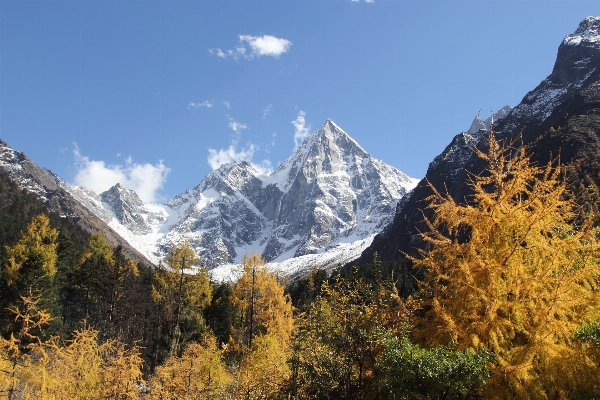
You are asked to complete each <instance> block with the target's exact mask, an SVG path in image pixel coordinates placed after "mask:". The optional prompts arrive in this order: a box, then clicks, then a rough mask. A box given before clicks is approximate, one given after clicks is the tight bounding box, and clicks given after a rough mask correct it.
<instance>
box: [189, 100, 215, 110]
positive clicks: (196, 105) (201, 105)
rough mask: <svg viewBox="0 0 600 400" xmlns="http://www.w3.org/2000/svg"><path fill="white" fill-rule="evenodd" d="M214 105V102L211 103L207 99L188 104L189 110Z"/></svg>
mask: <svg viewBox="0 0 600 400" xmlns="http://www.w3.org/2000/svg"><path fill="white" fill-rule="evenodd" d="M212 106H213V103H211V102H210V101H208V100H205V101H203V102H201V103H194V102H191V103H189V104H188V106H187V109H188V110H192V109H196V110H197V109H198V108H212Z"/></svg>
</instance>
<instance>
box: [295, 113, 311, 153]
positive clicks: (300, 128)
mask: <svg viewBox="0 0 600 400" xmlns="http://www.w3.org/2000/svg"><path fill="white" fill-rule="evenodd" d="M305 115H306V113H305V112H304V111H302V110H300V112H299V113H298V117H296V119H295V120H293V121H292V122H291V123H292V124H293V125H294V128H295V132H294V150H296V149H297V148H298V147H300V144H302V141H303V140H304V139H305V138H306V137H307V136H308V135H310V125H307V124H306V119H305V118H304V116H305Z"/></svg>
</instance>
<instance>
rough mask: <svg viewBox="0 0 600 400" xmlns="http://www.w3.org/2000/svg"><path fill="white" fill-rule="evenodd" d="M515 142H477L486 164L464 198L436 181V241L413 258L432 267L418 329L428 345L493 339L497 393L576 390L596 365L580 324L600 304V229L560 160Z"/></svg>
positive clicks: (431, 233)
mask: <svg viewBox="0 0 600 400" xmlns="http://www.w3.org/2000/svg"><path fill="white" fill-rule="evenodd" d="M515 143H517V142H513V143H511V144H509V145H507V144H503V143H499V142H498V141H497V140H496V139H495V137H494V135H493V133H492V134H490V136H489V142H488V145H489V151H487V152H483V151H479V150H477V152H478V155H479V156H480V157H481V158H483V159H484V160H485V161H486V162H487V163H488V168H487V170H486V171H484V172H483V173H482V174H480V175H476V176H475V175H473V176H471V181H470V186H471V188H472V191H473V195H472V197H471V198H470V199H468V201H465V203H458V202H456V201H455V200H453V199H452V198H451V197H450V196H449V195H447V194H444V193H440V192H439V191H437V190H436V188H434V187H433V186H431V185H430V186H431V189H432V191H433V194H432V195H431V196H430V197H429V198H428V199H427V201H428V203H429V209H430V210H431V211H433V216H432V217H427V216H426V217H425V223H426V224H427V226H428V228H429V230H428V231H427V232H425V233H423V234H421V237H422V238H423V239H424V241H425V242H426V244H427V245H428V248H427V249H426V250H423V251H421V257H418V258H413V261H414V262H415V265H416V266H417V267H421V268H424V269H425V271H426V278H425V279H424V280H423V281H422V282H420V286H421V300H422V302H423V314H422V316H421V318H420V319H419V320H418V321H417V327H416V329H415V332H416V333H417V337H418V338H419V339H420V341H421V342H422V343H425V344H427V345H430V346H435V345H438V344H448V343H450V342H452V341H455V342H457V343H458V346H459V348H462V349H464V348H481V347H487V348H489V349H491V350H492V351H493V352H494V353H495V354H496V355H497V357H498V358H497V359H498V365H497V366H496V368H495V374H494V375H493V377H492V380H491V382H490V383H489V384H488V390H489V393H490V395H492V394H494V395H496V396H499V397H505V396H517V397H523V398H527V397H532V398H545V397H553V396H558V397H561V396H567V397H569V396H573V394H574V393H577V391H578V390H583V389H582V387H583V386H585V385H587V384H588V383H590V380H589V379H587V378H586V376H589V374H590V373H593V371H597V367H596V366H595V364H594V363H593V362H592V360H590V359H588V358H586V357H585V356H584V354H583V353H582V352H581V351H579V350H578V348H577V346H576V345H575V344H574V338H573V332H574V331H575V330H576V328H577V327H578V326H579V325H580V324H582V323H584V322H586V321H591V320H593V319H595V318H596V317H597V316H598V314H599V311H600V310H599V308H598V301H599V297H598V294H599V293H600V292H599V291H598V289H599V285H598V281H597V277H598V275H599V274H600V268H599V266H598V255H599V253H598V250H599V249H600V243H599V242H598V230H597V229H594V228H593V227H592V224H591V219H589V218H588V219H586V218H585V217H582V216H581V215H580V213H579V209H578V208H577V206H576V203H575V202H574V200H573V199H572V197H571V196H570V194H569V193H567V192H566V183H565V182H564V181H563V180H562V173H561V167H560V166H559V165H556V164H552V163H549V164H548V165H547V166H545V167H539V166H536V165H533V164H532V163H531V162H530V157H529V156H528V153H527V151H528V149H527V148H526V147H525V146H523V145H521V146H519V147H518V148H516V146H515ZM424 214H425V215H428V214H427V213H424ZM590 368H591V369H590ZM586 381H588V382H586ZM594 381H595V379H593V380H591V382H594Z"/></svg>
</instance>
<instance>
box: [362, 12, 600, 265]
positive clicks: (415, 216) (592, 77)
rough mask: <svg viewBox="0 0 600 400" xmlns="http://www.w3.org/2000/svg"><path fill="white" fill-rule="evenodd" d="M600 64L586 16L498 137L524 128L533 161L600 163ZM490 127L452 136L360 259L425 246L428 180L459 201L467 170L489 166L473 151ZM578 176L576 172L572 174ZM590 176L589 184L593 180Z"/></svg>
mask: <svg viewBox="0 0 600 400" xmlns="http://www.w3.org/2000/svg"><path fill="white" fill-rule="evenodd" d="M599 67H600V17H588V18H586V19H585V20H583V21H582V22H581V23H580V25H579V27H578V28H577V30H576V31H575V33H574V34H572V35H567V36H566V37H565V39H564V40H563V42H562V43H561V44H560V46H559V48H558V54H557V58H556V62H555V65H554V68H553V70H552V73H551V74H550V75H549V76H548V77H547V78H546V79H544V80H543V81H542V82H541V83H540V84H539V85H538V86H537V87H536V88H535V89H534V90H532V91H531V92H529V93H527V95H525V97H524V98H523V100H522V101H521V103H520V104H519V105H517V106H516V107H515V108H514V109H512V110H511V111H510V112H509V113H508V114H507V115H506V116H505V117H504V118H502V119H500V120H499V121H497V123H496V124H495V125H494V131H495V132H496V135H497V136H498V137H499V138H500V139H503V138H504V139H507V138H514V137H516V135H518V134H519V133H520V132H522V135H523V140H524V142H525V143H526V144H532V145H533V146H534V147H533V151H534V154H533V159H534V160H535V161H537V162H541V163H544V162H547V160H548V159H549V157H550V154H551V153H552V154H554V155H557V154H559V153H560V154H561V162H563V163H565V164H567V165H571V164H573V163H577V165H578V167H574V168H576V169H577V170H578V171H580V170H581V169H580V168H581V165H586V164H588V165H591V164H594V163H595V164H597V161H594V157H591V156H590V155H589V154H600V151H599V152H596V151H595V150H593V149H595V148H596V146H598V136H597V133H598V125H597V124H596V123H595V122H594V121H595V119H594V118H595V117H594V116H595V115H596V114H595V113H596V111H595V110H597V108H596V106H595V105H597V101H598V98H597V97H595V96H596V95H597V94H598V90H597V87H598V83H597V82H598V81H599V80H600V70H599ZM595 88H596V89H595ZM583 99H585V100H583ZM582 121H587V122H585V123H584V122H582ZM569 124H571V125H569ZM569 126H571V128H569ZM584 127H585V128H584ZM551 128H552V129H551ZM475 129H477V132H475ZM487 129H489V127H487V126H485V124H480V123H479V121H477V118H476V121H474V123H473V125H472V129H470V130H469V131H468V132H463V133H460V134H459V135H457V136H455V137H454V138H453V140H452V142H451V143H450V145H448V147H446V149H445V150H444V151H443V152H442V154H440V155H439V156H437V157H436V158H435V159H434V161H433V162H432V163H431V164H430V165H429V169H428V170H427V174H426V178H427V179H424V180H423V181H421V183H419V185H418V186H417V187H416V188H415V189H414V191H413V192H412V193H411V194H410V196H407V197H406V198H405V199H403V201H402V202H401V204H400V205H399V207H398V209H397V210H396V214H395V216H394V220H393V221H392V223H391V224H390V225H388V226H387V227H386V228H385V229H384V231H383V232H382V233H380V234H379V235H377V236H376V237H375V238H374V240H373V243H372V244H371V246H370V247H369V248H367V249H366V250H365V251H364V252H363V254H362V255H361V257H360V258H359V259H358V260H357V262H370V261H371V260H372V258H373V255H374V253H375V252H377V253H378V254H379V256H380V257H381V258H382V259H384V260H394V259H398V258H400V257H401V254H402V253H401V252H414V251H415V249H416V248H418V247H419V246H420V245H421V243H420V241H419V239H418V232H419V231H423V230H424V229H426V227H424V226H423V225H422V224H421V221H422V213H421V210H422V209H423V208H424V204H425V203H424V202H423V200H424V199H425V198H426V197H427V196H429V194H430V193H431V191H430V189H429V187H428V183H427V182H430V183H431V184H432V185H434V186H435V187H436V188H447V190H448V192H449V194H450V195H452V196H453V197H454V199H455V200H457V201H463V200H464V199H465V196H466V195H468V194H469V193H470V189H469V187H468V184H467V181H468V180H467V177H468V173H469V172H471V173H475V174H477V173H480V172H481V171H482V170H483V169H484V168H485V165H484V163H483V162H482V161H481V160H480V159H478V157H477V156H476V155H475V154H474V152H473V146H474V145H478V146H485V143H484V141H480V138H481V137H483V136H484V135H485V133H486V131H487ZM539 138H542V139H541V140H539ZM586 148H587V149H588V151H587V153H586V150H585V149H586ZM584 153H585V154H584ZM586 154H587V155H586ZM582 160H587V161H585V162H584V161H582ZM580 175H581V174H580V173H578V172H577V173H574V175H573V176H580ZM588 175H589V174H588ZM590 179H591V180H590V182H591V181H593V180H594V178H590ZM595 179H596V180H598V178H597V177H596V178H595ZM598 183H600V182H598Z"/></svg>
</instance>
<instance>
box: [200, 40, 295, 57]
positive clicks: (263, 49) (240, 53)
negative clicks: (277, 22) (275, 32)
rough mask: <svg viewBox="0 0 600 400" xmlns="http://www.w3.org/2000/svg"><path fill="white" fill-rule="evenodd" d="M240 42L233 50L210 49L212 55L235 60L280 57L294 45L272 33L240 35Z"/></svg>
mask: <svg viewBox="0 0 600 400" xmlns="http://www.w3.org/2000/svg"><path fill="white" fill-rule="evenodd" d="M238 37H239V43H238V45H237V46H236V47H235V49H232V50H221V49H218V48H217V49H209V50H208V52H209V53H210V55H214V56H217V57H221V58H227V57H231V58H233V59H234V60H238V59H240V58H245V59H247V60H252V59H253V58H255V57H256V58H258V57H262V56H269V57H273V58H279V56H281V55H282V54H284V53H287V52H288V51H289V49H290V47H291V46H292V42H290V41H289V40H287V39H283V38H278V37H275V36H271V35H263V36H252V35H239V36H238Z"/></svg>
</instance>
